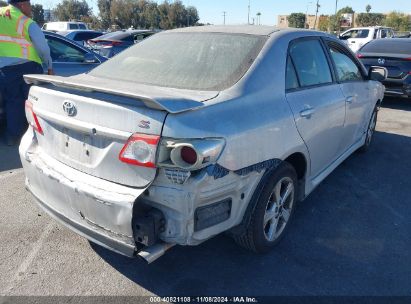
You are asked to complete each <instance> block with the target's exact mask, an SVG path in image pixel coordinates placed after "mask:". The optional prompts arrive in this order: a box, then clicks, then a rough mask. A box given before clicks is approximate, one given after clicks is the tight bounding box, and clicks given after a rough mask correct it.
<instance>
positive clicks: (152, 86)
mask: <svg viewBox="0 0 411 304" xmlns="http://www.w3.org/2000/svg"><path fill="white" fill-rule="evenodd" d="M385 73H386V70H385V69H384V68H379V67H375V68H371V69H370V70H369V71H367V70H365V68H364V67H363V65H362V64H361V63H360V62H359V61H358V59H357V58H355V56H353V55H352V53H351V52H350V51H349V50H348V49H347V48H346V46H345V45H344V44H343V43H342V42H341V41H339V40H338V39H336V38H333V37H331V36H329V35H327V34H324V33H321V32H315V31H306V30H296V29H294V30H291V29H285V30H278V29H276V28H274V27H265V26H258V27H251V26H220V27H219V26H206V27H191V28H185V29H176V30H172V31H166V32H162V33H159V34H157V35H154V36H152V37H150V38H149V39H146V40H144V41H143V42H141V43H139V44H137V45H135V46H133V47H131V48H129V49H127V50H125V51H124V52H122V53H120V54H118V55H117V56H115V57H113V58H112V59H110V60H108V61H107V62H105V63H103V64H102V65H100V66H99V67H97V68H95V69H94V70H92V71H90V72H89V73H87V74H82V75H78V76H72V77H68V78H65V77H58V76H47V75H34V76H33V75H28V76H26V77H25V78H26V81H28V82H30V83H33V84H34V85H33V87H32V88H31V90H30V97H29V100H28V102H27V112H26V113H27V117H28V120H29V122H30V124H31V126H32V127H31V128H29V130H28V131H27V133H26V134H25V135H24V137H23V139H22V142H21V145H20V157H21V161H22V164H23V167H24V171H25V174H26V177H27V178H26V182H27V184H26V186H27V189H28V190H29V191H30V192H31V193H32V194H33V195H34V197H35V198H36V201H37V202H38V203H39V205H40V206H41V207H42V208H43V209H44V210H45V211H46V212H48V213H49V214H50V215H51V216H52V217H54V218H55V219H56V220H58V221H59V222H61V223H62V224H64V225H66V226H67V227H69V228H71V229H72V230H74V231H76V232H77V233H79V234H81V235H83V236H85V237H86V238H88V239H89V240H91V241H93V242H96V243H98V244H100V245H102V246H104V247H107V248H110V249H111V250H114V251H116V252H118V253H121V254H124V255H127V256H135V255H138V256H141V257H143V258H145V259H146V260H147V261H148V262H152V261H153V260H155V259H156V258H158V257H159V256H161V255H162V254H163V253H164V252H165V251H166V250H167V249H169V248H170V247H172V246H173V245H174V244H180V245H197V244H199V243H201V242H203V241H205V240H207V239H209V238H211V237H213V236H215V235H217V234H219V233H222V232H224V231H229V233H230V234H231V235H232V236H233V237H234V239H235V240H236V241H237V242H238V243H239V244H240V245H242V246H244V247H246V248H248V249H250V250H253V251H256V252H265V251H268V250H269V249H271V248H272V247H273V246H274V245H275V244H277V243H278V241H279V240H280V239H281V237H282V236H283V235H284V233H285V231H286V229H287V227H288V226H289V223H290V221H291V219H292V217H293V213H294V210H295V205H296V203H297V201H299V200H302V199H304V198H305V197H306V196H307V195H308V194H309V193H310V192H311V191H313V190H314V188H315V187H316V186H318V185H319V183H320V182H321V181H322V180H323V179H324V178H326V176H327V175H328V174H330V173H331V172H332V171H333V170H334V169H335V168H336V167H337V166H338V165H339V164H340V163H341V162H343V161H344V160H345V159H346V158H347V157H349V156H350V155H351V154H352V153H353V152H354V151H356V150H357V149H362V150H366V149H367V148H368V147H369V145H370V143H371V139H372V135H373V132H374V129H375V124H376V120H377V110H378V105H379V103H380V101H381V100H382V98H383V95H384V86H383V85H382V84H381V83H380V82H378V81H375V80H374V79H378V80H382V79H384V75H385ZM53 86H54V88H53Z"/></svg>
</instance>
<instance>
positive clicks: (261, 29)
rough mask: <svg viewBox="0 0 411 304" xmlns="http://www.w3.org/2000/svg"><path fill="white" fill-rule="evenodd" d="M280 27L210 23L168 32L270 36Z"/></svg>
mask: <svg viewBox="0 0 411 304" xmlns="http://www.w3.org/2000/svg"><path fill="white" fill-rule="evenodd" d="M279 30H280V29H279V28H277V27H275V26H263V25H210V26H192V27H184V28H178V29H174V30H170V31H166V32H175V33H232V34H248V35H257V36H268V35H270V34H271V33H273V32H277V31H279Z"/></svg>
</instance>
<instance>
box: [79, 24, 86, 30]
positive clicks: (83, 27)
mask: <svg viewBox="0 0 411 304" xmlns="http://www.w3.org/2000/svg"><path fill="white" fill-rule="evenodd" d="M78 28H79V29H81V30H86V25H85V24H82V23H80V24H79V25H78Z"/></svg>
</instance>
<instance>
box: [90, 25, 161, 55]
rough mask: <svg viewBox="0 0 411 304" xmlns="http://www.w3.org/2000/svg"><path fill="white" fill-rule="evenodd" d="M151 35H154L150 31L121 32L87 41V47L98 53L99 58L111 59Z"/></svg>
mask: <svg viewBox="0 0 411 304" xmlns="http://www.w3.org/2000/svg"><path fill="white" fill-rule="evenodd" d="M153 34H155V32H154V31H150V30H122V31H117V32H111V33H107V34H105V35H103V36H100V37H97V38H94V39H90V40H88V41H87V47H89V48H91V49H92V50H93V51H95V52H96V53H99V54H100V55H101V56H104V57H106V58H111V57H113V56H114V55H116V54H118V53H120V52H122V51H124V50H125V49H127V48H129V47H130V46H132V45H134V44H136V43H139V42H140V41H142V40H144V39H146V38H147V37H150V36H151V35H153Z"/></svg>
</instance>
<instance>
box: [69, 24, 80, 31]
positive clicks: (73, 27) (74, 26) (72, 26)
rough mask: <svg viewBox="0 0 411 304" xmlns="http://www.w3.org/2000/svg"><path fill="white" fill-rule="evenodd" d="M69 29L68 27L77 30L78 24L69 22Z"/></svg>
mask: <svg viewBox="0 0 411 304" xmlns="http://www.w3.org/2000/svg"><path fill="white" fill-rule="evenodd" d="M69 29H70V30H77V29H78V24H76V23H70V24H69Z"/></svg>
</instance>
